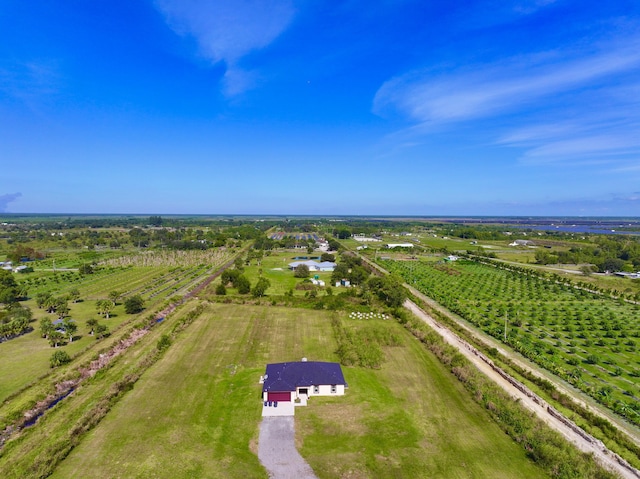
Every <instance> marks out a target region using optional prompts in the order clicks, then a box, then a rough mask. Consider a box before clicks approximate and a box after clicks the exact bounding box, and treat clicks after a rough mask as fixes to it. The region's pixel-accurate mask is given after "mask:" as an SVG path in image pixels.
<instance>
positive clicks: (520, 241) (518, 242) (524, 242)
mask: <svg viewBox="0 0 640 479" xmlns="http://www.w3.org/2000/svg"><path fill="white" fill-rule="evenodd" d="M509 246H534V244H533V241H530V240H523V239H517V240H515V241H514V242H513V243H509Z"/></svg>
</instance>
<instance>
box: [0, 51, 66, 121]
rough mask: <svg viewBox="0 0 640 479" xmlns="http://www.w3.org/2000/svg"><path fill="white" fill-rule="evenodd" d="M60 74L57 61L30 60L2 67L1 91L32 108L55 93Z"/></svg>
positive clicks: (0, 72)
mask: <svg viewBox="0 0 640 479" xmlns="http://www.w3.org/2000/svg"><path fill="white" fill-rule="evenodd" d="M59 85H60V75H59V73H58V67H57V65H56V64H55V62H51V61H40V60H30V61H25V62H20V63H13V64H8V65H7V66H5V67H4V68H0V92H2V93H4V94H5V95H7V96H8V97H10V98H12V99H14V100H18V101H20V102H22V103H23V104H25V105H27V106H28V107H29V108H30V109H32V110H37V109H38V107H39V105H40V104H41V103H42V101H46V99H47V98H49V97H51V96H52V95H55V94H56V93H57V92H58V89H59Z"/></svg>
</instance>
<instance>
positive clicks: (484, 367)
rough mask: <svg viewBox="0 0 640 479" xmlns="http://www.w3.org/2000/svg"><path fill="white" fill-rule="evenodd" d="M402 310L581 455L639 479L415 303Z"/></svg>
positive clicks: (638, 474)
mask: <svg viewBox="0 0 640 479" xmlns="http://www.w3.org/2000/svg"><path fill="white" fill-rule="evenodd" d="M405 307H406V308H408V309H409V310H410V311H411V312H413V313H414V314H415V315H416V316H417V317H418V318H420V319H421V320H422V321H424V322H425V323H427V324H428V325H429V326H431V327H432V328H433V329H434V330H435V331H436V332H437V333H438V334H440V336H442V337H443V339H444V340H445V341H446V342H447V343H448V344H450V345H452V346H454V347H455V348H457V349H458V350H459V351H460V352H461V353H462V354H463V355H464V356H465V357H466V358H467V359H469V361H471V362H472V363H473V364H474V365H475V366H476V367H477V368H478V369H479V370H480V371H481V372H482V373H484V374H485V375H487V376H488V377H489V378H490V379H491V380H492V381H494V382H495V383H496V384H498V385H499V386H500V387H501V388H502V389H504V390H505V391H506V392H507V393H508V394H510V395H511V396H512V397H513V398H515V399H519V400H520V402H521V404H523V405H524V406H525V407H526V408H527V409H529V410H531V411H533V412H534V413H535V414H536V415H537V416H538V417H539V418H540V419H542V420H543V421H544V422H545V423H546V424H548V425H549V426H550V427H551V428H553V429H555V430H556V431H558V432H559V433H560V434H562V435H563V436H564V437H565V438H566V439H567V440H568V441H569V442H571V443H572V444H574V445H575V446H576V447H577V448H578V449H580V450H581V451H583V452H586V453H591V454H593V455H594V457H595V458H596V459H597V460H598V462H599V463H600V464H602V465H603V466H604V467H606V468H607V469H609V470H611V471H613V472H615V473H617V474H619V475H620V477H622V478H625V479H638V478H640V471H638V470H637V469H635V468H633V467H631V466H630V465H629V464H628V463H626V461H624V459H622V458H620V457H619V456H618V455H617V454H614V453H613V452H611V451H609V450H608V449H607V448H606V446H605V445H604V444H603V443H602V442H601V441H599V440H598V439H595V438H593V437H591V436H590V435H588V434H587V433H585V432H584V431H583V430H582V429H580V428H578V426H576V425H575V424H573V423H572V422H571V421H569V420H568V419H567V418H565V417H564V416H563V415H562V414H560V413H559V412H558V411H556V410H555V409H554V408H552V407H551V406H550V405H549V404H548V403H547V402H546V401H544V400H543V399H542V398H540V397H539V396H537V395H536V394H534V393H533V392H532V391H530V390H529V389H528V388H527V387H526V386H524V385H523V384H521V383H519V382H518V381H516V380H515V379H513V378H511V377H510V376H509V375H508V374H506V373H505V372H504V371H502V370H501V369H500V368H498V367H497V366H495V365H494V364H493V362H492V361H491V360H490V359H489V358H487V357H486V356H484V355H483V354H482V353H480V352H479V351H477V350H476V349H475V348H473V347H472V346H471V345H470V344H468V343H467V342H466V341H464V340H463V339H461V338H459V337H458V336H457V335H456V334H454V333H453V332H452V331H450V330H449V329H447V328H446V327H444V326H443V325H441V324H440V323H438V322H437V321H435V320H434V319H433V318H432V317H431V316H429V315H428V314H427V313H425V312H424V311H423V310H422V309H420V308H419V307H418V306H417V305H416V304H415V303H413V302H412V301H409V300H407V301H406V302H405Z"/></svg>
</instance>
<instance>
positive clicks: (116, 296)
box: [109, 291, 122, 306]
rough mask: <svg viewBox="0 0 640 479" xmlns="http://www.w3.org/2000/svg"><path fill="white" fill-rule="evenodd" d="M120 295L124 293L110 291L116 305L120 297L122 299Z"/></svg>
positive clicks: (110, 296)
mask: <svg viewBox="0 0 640 479" xmlns="http://www.w3.org/2000/svg"><path fill="white" fill-rule="evenodd" d="M120 296H122V293H121V292H120V291H111V292H109V299H110V300H111V302H112V303H113V305H114V306H115V305H116V304H117V302H118V299H120Z"/></svg>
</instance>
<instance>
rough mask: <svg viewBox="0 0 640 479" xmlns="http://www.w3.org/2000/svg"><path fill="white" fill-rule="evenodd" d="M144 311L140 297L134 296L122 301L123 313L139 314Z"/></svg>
mask: <svg viewBox="0 0 640 479" xmlns="http://www.w3.org/2000/svg"><path fill="white" fill-rule="evenodd" d="M143 309H144V300H143V299H142V296H140V295H139V294H136V295H135V296H130V297H128V298H127V299H126V300H125V301H124V311H125V312H126V313H127V314H136V313H139V312H141V311H142V310H143Z"/></svg>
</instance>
